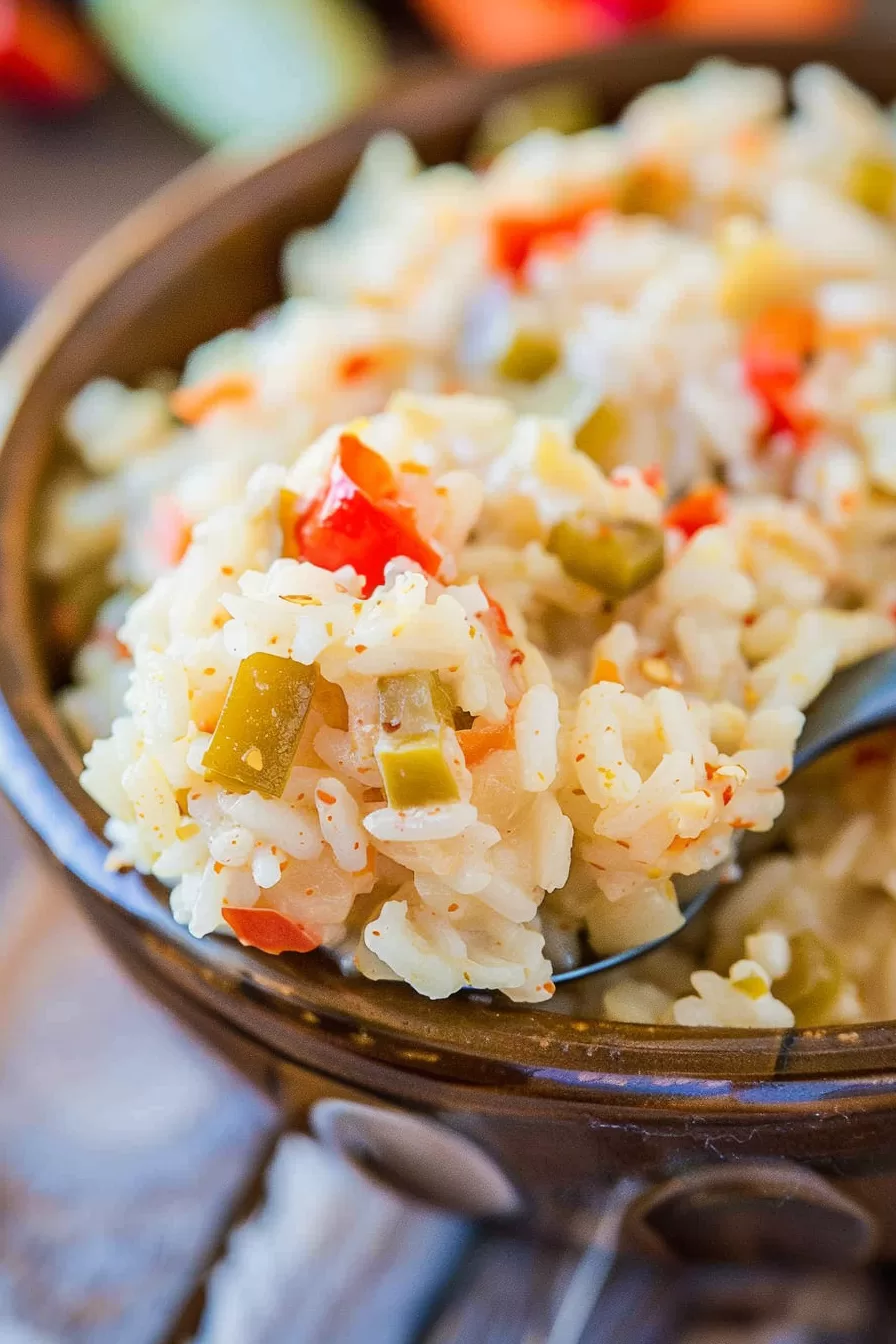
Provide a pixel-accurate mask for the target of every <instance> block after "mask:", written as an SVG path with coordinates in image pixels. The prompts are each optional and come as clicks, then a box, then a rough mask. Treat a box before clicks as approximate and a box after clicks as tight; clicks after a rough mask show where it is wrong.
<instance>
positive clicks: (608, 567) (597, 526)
mask: <svg viewBox="0 0 896 1344" xmlns="http://www.w3.org/2000/svg"><path fill="white" fill-rule="evenodd" d="M548 550H550V551H552V552H553V553H554V555H556V556H557V558H558V559H559V561H560V563H561V564H562V566H563V568H564V569H565V570H566V572H567V574H569V575H570V576H571V577H572V578H574V579H578V580H579V581H580V582H581V583H587V584H588V585H589V586H590V587H591V588H596V589H597V590H598V592H601V593H605V594H606V595H607V597H612V598H616V599H621V598H623V597H629V596H630V595H631V594H632V593H636V592H637V591H638V589H639V588H643V587H644V586H645V584H648V583H650V581H651V580H652V579H655V578H656V576H657V575H658V574H659V573H660V571H661V570H662V568H663V559H664V541H663V530H662V528H660V527H651V526H650V524H648V523H635V522H619V523H605V522H600V521H599V520H598V519H596V518H588V517H585V516H584V515H582V516H581V517H577V518H567V519H564V520H563V522H560V523H557V524H556V526H555V527H554V528H553V529H552V531H551V535H550V538H549V540H548Z"/></svg>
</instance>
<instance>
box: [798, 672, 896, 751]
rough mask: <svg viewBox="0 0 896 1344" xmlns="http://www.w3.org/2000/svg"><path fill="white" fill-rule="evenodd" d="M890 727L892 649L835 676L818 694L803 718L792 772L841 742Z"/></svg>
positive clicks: (894, 675)
mask: <svg viewBox="0 0 896 1344" xmlns="http://www.w3.org/2000/svg"><path fill="white" fill-rule="evenodd" d="M893 724H896V649H887V650H886V652H884V653H878V654H875V655H874V656H873V657H871V658H868V659H866V660H865V662H863V663H860V664H859V665H858V666H856V667H851V668H848V669H847V670H846V671H845V672H841V673H838V675H837V676H836V677H834V679H833V681H832V682H831V684H830V685H829V686H828V687H826V689H825V690H823V691H822V693H821V695H820V696H819V697H818V699H817V700H816V701H815V702H814V704H813V705H812V706H811V708H810V709H809V711H808V713H807V715H806V726H805V728H804V729H803V733H802V736H801V737H800V740H799V742H798V743H797V749H796V755H795V758H794V770H801V769H803V767H804V766H807V765H811V764H812V762H813V761H814V760H817V758H818V757H819V756H822V755H824V754H825V753H826V752H828V751H831V750H833V748H834V747H839V746H841V745H842V744H843V743H844V742H850V741H852V739H853V738H856V737H863V736H864V735H865V734H866V733H870V732H873V731H874V730H875V729H877V728H886V727H889V726H891V725H893Z"/></svg>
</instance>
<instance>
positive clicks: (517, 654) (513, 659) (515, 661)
mask: <svg viewBox="0 0 896 1344" xmlns="http://www.w3.org/2000/svg"><path fill="white" fill-rule="evenodd" d="M525 657H526V655H525V654H524V653H523V651H522V649H513V650H512V651H511V654H510V660H509V661H510V666H511V667H519V665H520V663H522V662H523V661H524V660H525Z"/></svg>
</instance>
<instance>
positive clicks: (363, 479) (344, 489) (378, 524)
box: [295, 434, 442, 594]
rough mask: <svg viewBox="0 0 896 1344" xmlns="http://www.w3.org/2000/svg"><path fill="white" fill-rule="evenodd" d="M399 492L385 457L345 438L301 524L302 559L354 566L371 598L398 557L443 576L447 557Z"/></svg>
mask: <svg viewBox="0 0 896 1344" xmlns="http://www.w3.org/2000/svg"><path fill="white" fill-rule="evenodd" d="M397 493H398V490H397V485H396V482H395V478H394V476H393V474H392V471H391V468H390V467H389V465H388V463H387V462H386V461H385V460H384V458H382V457H381V456H380V455H379V453H375V452H374V451H373V450H372V449H371V448H368V447H366V445H365V444H363V443H361V441H360V439H358V438H357V437H356V435H354V434H343V435H342V437H341V439H340V441H339V451H338V453H337V456H336V460H335V462H334V463H333V466H332V468H331V471H330V477H329V480H328V481H327V484H326V485H325V487H324V489H323V490H322V491H321V493H320V494H319V495H318V496H317V497H316V498H315V499H314V500H312V502H311V504H310V506H309V507H308V509H306V510H305V512H304V513H303V514H302V515H301V516H300V517H299V519H298V521H297V523H296V533H295V535H296V539H297V542H298V546H299V550H300V553H301V555H302V557H303V558H304V559H305V560H309V561H310V562H311V563H312V564H314V565H319V566H320V567H321V568H322V569H329V570H336V569H340V568H341V567H342V566H343V565H351V566H352V568H353V569H354V570H355V572H356V573H357V574H361V575H363V577H364V580H365V584H364V591H365V594H370V593H371V592H372V591H373V589H374V588H375V587H376V586H377V584H380V583H382V582H383V576H384V571H385V568H386V565H387V564H388V562H389V561H390V560H392V559H394V558H395V556H397V555H404V556H407V558H408V559H409V560H413V561H415V562H416V563H417V564H418V565H420V567H421V568H422V569H424V570H425V571H426V573H427V574H435V573H437V572H438V569H439V566H440V565H441V562H442V557H441V555H440V554H439V552H438V551H437V550H435V548H434V547H432V546H431V545H430V544H429V542H427V541H425V540H424V538H423V537H421V536H420V533H419V532H418V531H417V526H416V519H415V515H414V510H413V508H411V506H410V505H409V504H404V503H402V502H401V501H400V500H399V499H398V498H396V496H397Z"/></svg>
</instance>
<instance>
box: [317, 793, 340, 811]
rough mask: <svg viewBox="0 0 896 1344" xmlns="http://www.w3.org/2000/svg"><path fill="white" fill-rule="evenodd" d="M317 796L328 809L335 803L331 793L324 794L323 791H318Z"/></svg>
mask: <svg viewBox="0 0 896 1344" xmlns="http://www.w3.org/2000/svg"><path fill="white" fill-rule="evenodd" d="M317 796H318V798H319V799H320V800H321V802H322V803H326V805H327V806H328V807H332V805H333V803H335V801H336V799H335V798H334V797H333V795H332V793H324V791H323V789H318V791H317Z"/></svg>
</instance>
